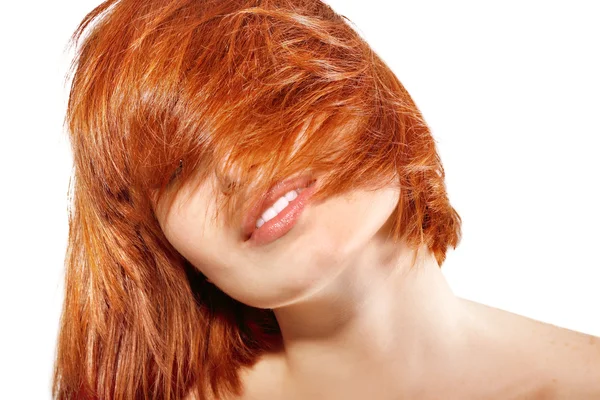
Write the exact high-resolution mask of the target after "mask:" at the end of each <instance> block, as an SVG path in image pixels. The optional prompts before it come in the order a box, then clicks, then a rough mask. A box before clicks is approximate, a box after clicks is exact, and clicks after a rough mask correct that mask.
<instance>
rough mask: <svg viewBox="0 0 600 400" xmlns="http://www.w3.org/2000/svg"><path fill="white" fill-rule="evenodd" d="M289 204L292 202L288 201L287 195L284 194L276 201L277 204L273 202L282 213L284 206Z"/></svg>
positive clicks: (276, 209) (274, 206)
mask: <svg viewBox="0 0 600 400" xmlns="http://www.w3.org/2000/svg"><path fill="white" fill-rule="evenodd" d="M288 204H290V202H289V201H287V199H286V198H285V196H282V197H280V198H278V199H277V201H276V202H275V204H273V206H272V207H273V208H274V209H275V211H277V213H280V212H282V211H283V209H284V208H286V207H287V205H288Z"/></svg>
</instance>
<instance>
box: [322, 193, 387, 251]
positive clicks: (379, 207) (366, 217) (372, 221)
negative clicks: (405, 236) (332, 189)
mask: <svg viewBox="0 0 600 400" xmlns="http://www.w3.org/2000/svg"><path fill="white" fill-rule="evenodd" d="M398 195H399V192H398V191H397V190H394V189H383V190H379V191H373V192H367V191H355V192H353V193H352V194H351V195H348V196H344V197H340V198H339V199H336V200H335V201H332V202H330V203H329V204H326V203H325V204H323V205H324V206H325V207H324V208H323V209H320V210H319V215H318V224H317V225H318V228H319V229H318V230H317V237H316V238H315V240H317V241H319V242H322V243H327V248H329V249H330V250H331V251H329V253H331V254H330V256H331V257H332V258H333V259H334V260H339V259H341V260H342V261H343V260H344V259H345V258H351V257H353V255H354V254H356V252H357V251H360V249H361V248H362V247H364V245H365V244H366V243H367V242H368V241H369V240H371V239H372V238H373V237H374V236H375V235H376V234H377V232H378V231H379V230H380V229H381V227H382V226H383V225H384V224H385V223H386V222H387V221H388V219H389V218H390V216H392V213H393V212H394V209H395V207H396V205H397V204H398ZM323 251H325V252H326V253H327V250H326V249H323Z"/></svg>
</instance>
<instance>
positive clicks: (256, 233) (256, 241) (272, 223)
mask: <svg viewBox="0 0 600 400" xmlns="http://www.w3.org/2000/svg"><path fill="white" fill-rule="evenodd" d="M312 181H314V178H312V177H310V176H301V177H298V178H292V179H288V180H285V181H283V182H280V183H279V184H277V185H275V186H274V187H273V188H271V189H270V190H269V192H268V193H267V194H266V195H265V196H263V198H262V199H261V200H260V201H258V202H257V203H256V204H255V205H254V207H253V208H252V209H251V211H250V212H249V213H248V214H247V215H246V218H244V225H243V232H244V238H245V241H246V242H248V244H250V245H252V246H254V245H263V244H267V243H270V242H272V241H274V240H276V239H278V238H279V237H281V236H283V235H285V234H286V233H287V232H288V231H290V230H291V229H292V228H293V226H294V225H295V223H296V221H297V219H298V217H299V216H300V214H301V213H302V210H303V209H304V206H305V205H306V203H307V201H308V199H309V197H310V195H311V194H312V193H313V192H314V189H315V185H314V184H313V185H311V186H308V185H309V184H310V183H311V182H312ZM307 186H308V187H307ZM298 188H305V189H304V190H303V191H302V192H301V193H300V194H299V195H298V196H297V197H296V198H295V199H294V200H293V201H291V202H290V204H289V205H288V206H287V207H286V208H285V209H284V210H283V211H281V212H280V213H279V214H277V216H276V217H275V218H273V219H271V220H269V221H267V222H265V223H264V224H263V225H262V226H261V227H260V228H256V220H257V219H258V218H259V217H260V216H261V215H262V213H263V212H264V210H265V209H266V208H267V207H268V206H270V205H271V204H273V203H274V202H275V201H276V200H277V199H278V198H280V197H281V196H283V195H285V194H286V193H287V192H289V191H290V190H294V189H298Z"/></svg>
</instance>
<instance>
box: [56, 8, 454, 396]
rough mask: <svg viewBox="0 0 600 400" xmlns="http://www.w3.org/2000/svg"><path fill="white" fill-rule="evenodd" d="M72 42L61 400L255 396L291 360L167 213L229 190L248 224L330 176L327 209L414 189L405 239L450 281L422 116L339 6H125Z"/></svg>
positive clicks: (271, 324)
mask: <svg viewBox="0 0 600 400" xmlns="http://www.w3.org/2000/svg"><path fill="white" fill-rule="evenodd" d="M92 22H93V23H94V24H93V27H92ZM88 27H90V28H89V34H88V35H86V36H85V37H84V36H83V33H84V31H86V30H87V29H88ZM71 41H72V42H77V43H80V46H79V47H78V49H77V52H76V58H75V60H74V61H73V65H72V70H73V71H74V74H73V80H72V86H71V91H70V96H69V102H68V110H67V115H66V123H67V125H68V131H69V135H70V140H71V144H72V153H73V159H74V179H73V181H72V182H71V184H70V192H71V195H72V198H71V204H70V209H69V242H68V249H67V254H66V258H65V264H66V284H65V289H66V293H65V300H64V308H63V313H62V319H61V325H60V332H59V339H58V346H57V358H56V363H55V374H54V385H53V395H54V397H55V398H59V399H66V398H85V399H88V398H89V399H96V398H102V399H124V398H127V399H130V398H142V397H143V398H161V399H178V398H181V397H184V396H185V395H186V394H187V393H189V392H195V393H196V395H197V397H198V398H199V399H204V398H205V397H206V393H208V391H212V392H213V393H214V394H215V395H216V396H217V397H220V396H221V395H223V394H225V393H227V392H231V393H238V394H239V393H240V390H241V387H240V386H241V384H240V381H239V379H238V370H239V368H240V367H241V366H244V365H248V366H249V365H252V363H253V362H255V361H256V360H257V358H258V357H259V356H260V355H261V354H262V353H264V352H267V351H272V350H274V349H276V348H277V347H278V346H279V345H280V344H281V340H280V339H281V335H280V332H279V327H278V325H277V321H276V319H275V317H274V315H273V313H272V311H270V310H263V309H257V308H253V307H250V306H247V305H245V304H242V303H240V302H238V301H236V300H234V299H232V298H231V297H229V296H227V295H226V294H224V293H223V292H221V291H220V290H219V289H218V288H216V287H215V286H213V285H212V284H210V283H207V282H206V280H205V279H204V277H203V275H202V273H200V272H199V271H198V270H197V269H196V268H194V266H192V265H191V264H190V263H189V262H188V261H187V260H185V259H184V258H183V257H182V256H181V255H180V254H179V253H178V252H177V251H176V250H175V249H174V248H173V246H172V245H171V244H170V243H169V242H168V241H167V239H166V238H165V236H164V235H163V232H162V230H161V228H160V226H159V224H158V221H157V218H156V213H155V210H156V206H157V204H158V199H172V196H171V194H174V193H176V192H177V190H178V189H179V188H180V187H182V185H184V184H186V183H192V182H193V183H194V184H199V183H200V182H202V181H203V180H204V179H205V178H207V177H209V176H211V174H212V175H214V174H216V176H217V177H218V178H219V179H220V180H221V183H222V184H223V187H224V196H223V197H222V198H221V199H220V200H219V201H222V205H223V206H227V215H226V216H227V218H226V221H227V223H228V224H234V223H239V221H240V218H241V215H243V213H244V212H245V211H247V205H248V204H251V202H249V201H247V199H248V198H256V196H258V195H259V194H261V193H264V192H266V191H267V190H268V189H269V188H270V187H271V186H272V185H273V183H275V182H277V181H279V180H281V179H284V178H286V177H288V176H290V175H292V174H296V173H301V172H303V171H305V170H311V171H320V172H322V173H323V178H322V182H321V185H320V189H319V191H318V192H317V193H316V194H315V195H314V196H315V198H316V199H319V198H320V199H324V198H326V197H328V196H332V195H336V194H340V193H342V192H344V191H346V190H352V189H355V188H359V187H360V188H372V189H377V188H381V187H384V186H388V185H390V184H392V183H393V182H399V183H400V186H401V192H400V198H399V203H398V207H397V209H396V210H395V214H394V215H395V220H394V225H393V236H394V239H400V238H403V239H404V240H406V242H407V243H408V244H410V245H411V246H414V247H417V246H420V245H421V244H426V245H427V247H428V249H429V250H430V251H431V252H432V253H433V254H434V255H435V257H436V260H437V262H438V264H439V265H440V266H441V265H442V263H443V262H444V260H445V256H446V250H447V248H448V247H449V246H452V247H456V246H457V244H458V242H459V241H460V236H461V220H460V217H459V215H458V213H457V212H456V211H455V210H454V209H453V208H452V206H451V205H450V203H449V201H448V198H447V194H446V189H445V184H444V169H443V167H442V164H441V161H440V158H439V156H438V154H437V151H436V146H435V142H434V139H433V138H432V136H431V134H430V131H429V128H428V127H427V125H426V123H425V122H424V120H423V118H422V116H421V113H420V112H419V110H418V109H417V107H416V105H415V103H414V102H413V100H412V99H411V97H410V96H409V94H408V93H407V91H406V90H405V89H404V87H403V86H402V84H401V83H400V81H399V80H398V79H397V78H396V76H395V75H394V73H392V71H391V70H390V69H389V68H388V66H387V65H386V64H385V63H384V62H383V61H382V60H381V59H380V58H379V57H378V56H377V54H375V53H374V51H373V50H372V49H371V48H370V47H369V46H368V45H367V43H366V42H365V41H364V40H363V39H362V38H361V37H360V36H359V35H358V34H357V33H356V32H355V31H354V30H353V29H352V27H351V26H350V25H349V23H348V22H347V20H346V19H345V18H344V17H343V16H341V15H339V14H336V13H335V12H334V11H333V10H332V9H331V8H330V7H329V6H328V5H326V4H324V3H322V2H321V1H319V0H231V1H220V0H169V1H166V0H162V1H159V0H121V1H117V0H107V1H105V2H104V3H102V4H101V5H99V6H98V7H96V8H95V9H94V10H92V11H91V12H90V13H89V14H88V15H86V16H85V18H84V19H83V21H82V22H81V23H80V24H79V26H78V28H77V29H76V31H75V32H74V33H73V36H72V38H71ZM174 172H176V174H174ZM320 179H321V178H320ZM241 202H243V205H241V206H240V207H237V206H236V204H242V203H241ZM167 204H170V202H169V201H167ZM198 245H202V244H201V243H199V244H198Z"/></svg>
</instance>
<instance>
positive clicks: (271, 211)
mask: <svg viewBox="0 0 600 400" xmlns="http://www.w3.org/2000/svg"><path fill="white" fill-rule="evenodd" d="M275 216H277V211H275V210H274V209H273V207H269V208H267V209H266V210H265V212H264V213H263V215H262V219H264V220H265V222H267V221H269V220H270V219H273V218H275Z"/></svg>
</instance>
